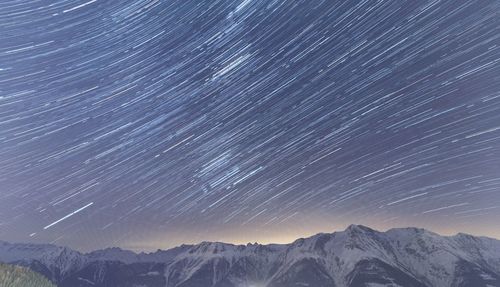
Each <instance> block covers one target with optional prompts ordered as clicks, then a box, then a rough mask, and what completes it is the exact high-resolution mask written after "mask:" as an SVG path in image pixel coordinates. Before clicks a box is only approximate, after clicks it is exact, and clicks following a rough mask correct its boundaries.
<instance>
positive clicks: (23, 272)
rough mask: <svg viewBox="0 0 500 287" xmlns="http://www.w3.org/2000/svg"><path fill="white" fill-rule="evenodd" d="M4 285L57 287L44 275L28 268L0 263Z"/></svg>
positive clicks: (1, 279) (13, 286) (7, 286)
mask: <svg viewBox="0 0 500 287" xmlns="http://www.w3.org/2000/svg"><path fill="white" fill-rule="evenodd" d="M0 286H2V287H55V286H54V285H53V284H52V283H50V281H49V280H47V279H46V278H45V277H43V276H42V275H40V274H38V273H35V272H33V271H31V270H29V269H28V268H24V267H19V266H14V265H8V264H2V263H0Z"/></svg>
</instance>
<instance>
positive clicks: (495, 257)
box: [0, 225, 500, 287]
mask: <svg viewBox="0 0 500 287" xmlns="http://www.w3.org/2000/svg"><path fill="white" fill-rule="evenodd" d="M0 261H3V262H8V263H15V264H18V265H23V266H27V267H29V268H31V269H32V270H34V271H37V272H39V273H41V274H43V275H44V276H45V277H47V278H48V279H50V280H51V281H52V282H54V283H55V284H57V285H58V286H60V287H90V286H92V287H139V286H141V287H160V286H162V287H164V286H167V287H208V286H214V287H232V286H234V287H243V286H247V287H250V286H254V287H257V286H267V287H291V286H313V287H322V286H329V287H331V286H349V287H358V286H404V287H412V286H414V287H424V286H428V287H431V286H432V287H448V286H453V287H458V286H471V287H472V286H474V287H492V286H500V241H498V240H495V239H491V238H485V237H475V236H471V235H466V234H457V235H455V236H440V235H438V234H435V233H432V232H429V231H426V230H423V229H417V228H400V229H391V230H389V231H387V232H379V231H376V230H372V229H370V228H368V227H364V226H359V225H351V226H350V227H348V228H347V229H346V230H345V231H342V232H334V233H330V234H327V233H324V234H317V235H315V236H312V237H309V238H305V239H298V240H296V241H295V242H293V243H291V244H271V245H260V244H248V245H233V244H226V243H219V242H203V243H200V244H197V245H183V246H180V247H177V248H173V249H170V250H166V251H162V250H159V251H157V252H154V253H147V254H146V253H141V254H136V253H133V252H131V251H126V250H121V249H119V248H110V249H105V250H99V251H94V252H91V253H87V254H82V253H79V252H77V251H73V250H71V249H68V248H64V247H57V246H53V245H33V244H10V243H5V242H4V243H0Z"/></svg>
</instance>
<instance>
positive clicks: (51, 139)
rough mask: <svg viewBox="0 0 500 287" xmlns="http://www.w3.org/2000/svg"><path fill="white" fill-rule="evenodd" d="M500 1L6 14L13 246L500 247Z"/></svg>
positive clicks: (172, 2)
mask: <svg viewBox="0 0 500 287" xmlns="http://www.w3.org/2000/svg"><path fill="white" fill-rule="evenodd" d="M498 218H500V2H498V1H493V0H485V1H479V0H477V1H476V0H474V1H470V0H468V1H465V0H458V1H445V0H443V1H438V0H429V1H424V0H422V1H410V0H408V1H403V0H401V1H399V0H398V1H396V0H387V1H334V0H331V1H326V0H325V1H320V0H318V1H309V0H308V1H305V0H303V1H302V0H297V1H285V0H274V1H260V0H243V1H229V0H213V1H185V0H183V1H177V0H165V1H161V0H127V1H104V0H91V1H88V0H85V1H67V0H64V1H61V0H58V1H38V0H30V1H28V0H10V1H2V2H1V3H0V239H2V240H9V241H15V242H47V243H55V244H60V245H68V246H71V247H73V248H77V249H80V250H91V249H96V248H102V247H107V246H120V247H125V248H131V249H135V250H153V249H157V248H167V247H172V246H175V245H178V244H181V243H191V242H199V241H203V240H220V241H226V242H236V243H240V242H243V243H246V242H249V241H251V242H254V241H259V242H262V243H266V242H287V241H291V240H292V239H295V238H297V237H301V236H307V235H310V234H313V233H316V232H331V231H334V230H337V229H340V228H344V227H345V226H347V225H349V224H351V223H359V224H366V225H369V226H372V227H374V228H381V229H386V228H391V227H398V226H418V227H425V228H429V229H431V230H434V231H437V232H441V233H444V234H453V233H457V232H469V233H473V234H479V235H487V236H492V237H497V238H500V232H499V230H500V225H499V223H498Z"/></svg>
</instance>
